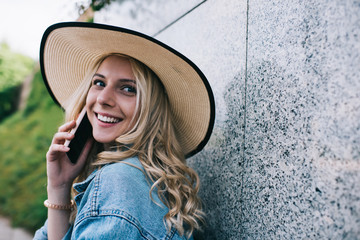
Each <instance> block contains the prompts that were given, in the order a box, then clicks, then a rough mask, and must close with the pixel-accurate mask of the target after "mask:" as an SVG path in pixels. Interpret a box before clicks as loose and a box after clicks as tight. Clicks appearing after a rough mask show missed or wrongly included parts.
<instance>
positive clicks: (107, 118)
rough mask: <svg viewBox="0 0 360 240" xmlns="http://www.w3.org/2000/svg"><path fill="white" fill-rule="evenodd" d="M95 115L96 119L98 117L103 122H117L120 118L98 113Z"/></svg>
mask: <svg viewBox="0 0 360 240" xmlns="http://www.w3.org/2000/svg"><path fill="white" fill-rule="evenodd" d="M96 117H97V119H99V120H100V121H101V122H104V123H118V122H120V121H121V120H122V119H120V118H114V117H107V116H103V115H101V114H99V113H98V114H96Z"/></svg>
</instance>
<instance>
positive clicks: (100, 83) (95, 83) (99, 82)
mask: <svg viewBox="0 0 360 240" xmlns="http://www.w3.org/2000/svg"><path fill="white" fill-rule="evenodd" d="M93 85H94V86H99V87H105V83H104V81H101V80H98V79H95V80H94V82H93Z"/></svg>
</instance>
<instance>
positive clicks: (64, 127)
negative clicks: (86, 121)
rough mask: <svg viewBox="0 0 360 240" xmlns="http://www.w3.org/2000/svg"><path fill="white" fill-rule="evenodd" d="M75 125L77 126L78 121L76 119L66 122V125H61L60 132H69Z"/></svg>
mask: <svg viewBox="0 0 360 240" xmlns="http://www.w3.org/2000/svg"><path fill="white" fill-rule="evenodd" d="M75 126H76V122H75V120H72V121H70V122H67V123H65V124H64V125H61V126H60V127H59V129H58V132H69V131H70V130H71V129H73V128H74V127H75Z"/></svg>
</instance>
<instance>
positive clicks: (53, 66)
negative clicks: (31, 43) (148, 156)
mask: <svg viewBox="0 0 360 240" xmlns="http://www.w3.org/2000/svg"><path fill="white" fill-rule="evenodd" d="M107 53H122V54H125V55H128V56H131V57H133V58H135V59H137V60H139V61H140V62H142V63H144V64H145V65H147V66H148V67H149V68H150V69H152V71H154V73H155V74H156V75H157V76H158V77H159V79H160V80H161V82H162V83H163V85H164V87H165V89H166V92H167V94H168V97H169V101H170V105H171V110H172V114H173V117H174V121H175V124H176V127H177V131H178V133H179V135H180V136H179V141H180V144H181V146H182V147H183V150H184V153H185V154H186V157H190V156H192V155H194V154H196V153H197V152H199V151H200V150H201V149H203V147H204V146H205V144H206V143H207V142H208V140H209V138H210V135H211V132H212V129H213V125H214V119H215V104H214V97H213V93H212V91H211V88H210V85H209V83H208V81H207V79H206V77H205V76H204V74H203V73H202V72H201V71H200V69H199V68H198V67H197V66H196V65H195V64H194V63H193V62H191V61H190V60H189V59H188V58H186V57H185V56H183V55H182V54H180V53H179V52H177V51H176V50H174V49H172V48H170V47H169V46H167V45H165V44H163V43H161V42H159V41H158V40H156V39H154V38H152V37H149V36H147V35H144V34H142V33H139V32H136V31H132V30H129V29H125V28H120V27H114V26H109V25H103V24H95V23H84V22H65V23H58V24H55V25H52V26H50V27H49V28H48V29H47V30H46V31H45V33H44V35H43V38H42V41H41V47H40V67H41V73H42V76H43V79H44V82H45V85H46V87H47V89H48V91H49V93H50V94H51V96H52V97H53V99H54V101H55V102H56V103H58V104H59V105H60V106H61V107H63V108H64V103H65V101H66V100H67V99H68V98H69V97H70V96H71V95H72V93H73V92H74V91H75V90H76V89H77V87H78V86H79V85H80V83H81V81H82V80H83V79H84V76H85V74H86V72H87V71H88V69H89V68H90V67H91V66H93V64H94V62H95V61H96V60H98V59H99V57H100V56H102V55H104V54H107Z"/></svg>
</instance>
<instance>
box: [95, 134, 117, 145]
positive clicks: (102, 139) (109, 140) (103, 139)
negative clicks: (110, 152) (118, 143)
mask: <svg viewBox="0 0 360 240" xmlns="http://www.w3.org/2000/svg"><path fill="white" fill-rule="evenodd" d="M94 139H95V141H97V142H99V143H103V144H107V143H113V142H114V141H115V139H113V138H107V137H99V136H98V137H96V136H94Z"/></svg>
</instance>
